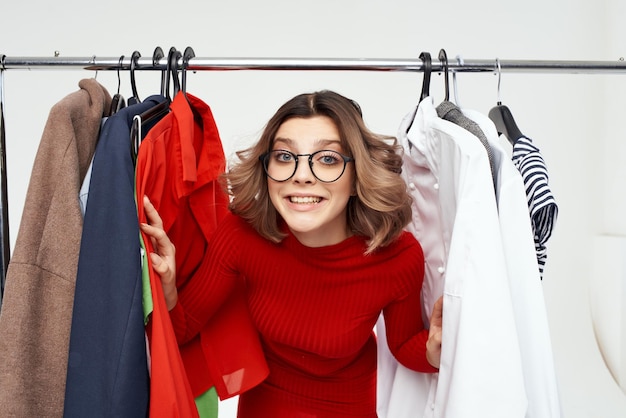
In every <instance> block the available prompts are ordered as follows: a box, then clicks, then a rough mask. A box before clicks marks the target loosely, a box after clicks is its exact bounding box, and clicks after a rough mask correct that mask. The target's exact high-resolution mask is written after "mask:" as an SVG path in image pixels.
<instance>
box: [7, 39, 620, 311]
mask: <svg viewBox="0 0 626 418" xmlns="http://www.w3.org/2000/svg"><path fill="white" fill-rule="evenodd" d="M189 51H191V54H189ZM442 51H443V50H442ZM421 56H422V55H420V57H421ZM444 56H445V54H444ZM440 57H441V51H440V53H439V57H438V58H440ZM438 58H435V59H434V60H432V61H431V62H430V63H428V64H429V65H425V61H423V60H422V59H420V58H410V59H407V58H397V59H396V58H228V57H211V58H202V57H195V54H194V53H193V50H191V49H190V48H189V47H188V48H187V49H186V50H185V54H182V53H181V54H180V56H178V57H177V59H176V60H175V62H176V70H183V69H184V70H188V71H238V70H275V71H284V70H296V71H388V72H424V70H425V68H430V71H431V72H439V73H440V72H445V71H446V70H447V71H449V72H452V73H464V72H470V73H471V72H488V73H497V74H499V73H501V72H516V73H558V74H600V73H606V74H622V73H624V74H626V61H625V60H624V58H623V57H620V58H619V59H618V60H615V61H558V60H500V59H498V58H494V59H463V58H461V57H460V56H457V57H455V58H454V59H447V58H446V59H445V60H441V59H438ZM168 61H169V59H168V57H167V56H164V54H163V53H162V50H161V48H160V47H157V48H156V49H155V51H154V53H153V54H152V56H150V57H142V56H141V55H140V54H139V53H138V51H135V52H134V53H133V54H131V55H128V56H124V55H122V56H120V57H98V56H96V55H92V56H88V57H62V56H61V55H60V53H59V52H58V51H55V53H54V56H53V57H19V56H18V57H10V56H6V55H4V54H0V73H3V72H4V71H6V70H29V71H33V70H35V71H36V70H52V69H57V70H61V69H82V70H91V71H127V70H132V71H135V70H138V71H143V70H157V71H166V70H167V69H168ZM172 64H173V62H172ZM131 75H132V74H131ZM4 150H5V145H4V144H3V143H2V144H0V156H1V157H2V160H4V158H5V157H4V154H5V152H4ZM0 180H1V183H2V184H1V186H2V190H1V191H0V197H2V202H3V204H1V206H2V207H1V208H0V211H1V214H0V216H1V218H0V223H2V225H0V227H2V231H3V233H2V243H0V247H2V248H1V249H0V250H1V252H2V254H4V258H3V260H2V264H3V265H2V266H0V268H1V269H2V277H0V284H1V286H0V306H1V305H2V294H3V292H4V280H5V277H6V270H7V267H8V257H9V254H10V252H9V242H8V207H7V206H8V205H7V203H6V196H7V189H6V186H5V185H6V163H2V162H0Z"/></svg>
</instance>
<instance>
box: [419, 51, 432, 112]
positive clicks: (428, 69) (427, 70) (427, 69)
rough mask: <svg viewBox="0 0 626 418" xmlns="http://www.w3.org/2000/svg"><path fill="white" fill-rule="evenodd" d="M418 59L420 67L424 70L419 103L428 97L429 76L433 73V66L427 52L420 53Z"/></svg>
mask: <svg viewBox="0 0 626 418" xmlns="http://www.w3.org/2000/svg"><path fill="white" fill-rule="evenodd" d="M420 59H421V60H422V66H423V68H424V81H423V82H422V94H421V95H420V102H421V101H422V100H424V99H425V98H426V97H428V96H430V75H431V74H432V72H433V64H432V59H431V57H430V53H429V52H422V53H421V54H420Z"/></svg>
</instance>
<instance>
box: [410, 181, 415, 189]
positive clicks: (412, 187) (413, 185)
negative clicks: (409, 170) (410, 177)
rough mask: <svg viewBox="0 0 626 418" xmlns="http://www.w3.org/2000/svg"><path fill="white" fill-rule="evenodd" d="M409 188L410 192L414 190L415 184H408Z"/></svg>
mask: <svg viewBox="0 0 626 418" xmlns="http://www.w3.org/2000/svg"><path fill="white" fill-rule="evenodd" d="M409 188H410V189H411V190H415V183H413V182H411V183H409Z"/></svg>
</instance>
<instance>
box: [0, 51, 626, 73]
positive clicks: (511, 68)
mask: <svg viewBox="0 0 626 418" xmlns="http://www.w3.org/2000/svg"><path fill="white" fill-rule="evenodd" d="M0 58H1V60H0V70H19V69H22V70H50V69H84V70H92V71H106V70H115V71H118V70H122V71H125V70H130V69H131V64H133V67H134V70H161V71H163V70H166V68H167V57H161V58H158V59H154V58H153V57H138V58H136V59H135V60H134V63H133V62H132V61H133V59H132V58H131V56H121V57H97V56H91V57H61V56H54V57H10V56H6V55H2V54H0ZM176 64H177V69H183V65H184V62H183V60H182V58H179V59H178V60H177V61H176ZM447 67H448V70H449V71H450V72H457V73H462V72H491V73H494V72H497V71H501V72H519V73H560V74H599V73H613V74H621V73H626V61H624V59H623V58H620V59H618V60H615V61H558V60H500V59H497V58H494V59H492V60H486V59H461V58H454V59H449V60H448V65H447ZM186 68H187V70H191V71H235V70H279V71H282V70H300V71H310V70H330V71H391V72H423V69H424V65H423V61H422V60H420V59H419V58H411V59H405V58H398V59H395V58H380V59H379V58H227V57H222V58H218V57H215V58H202V57H193V58H189V59H188V60H187V67H186ZM444 68H445V67H444V64H443V62H442V61H439V60H438V59H436V58H435V59H433V61H432V71H433V72H441V71H444Z"/></svg>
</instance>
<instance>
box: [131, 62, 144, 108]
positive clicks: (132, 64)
mask: <svg viewBox="0 0 626 418" xmlns="http://www.w3.org/2000/svg"><path fill="white" fill-rule="evenodd" d="M139 57H141V53H140V52H139V51H133V54H132V55H131V56H130V88H131V89H132V91H133V97H134V98H135V99H137V101H139V95H138V94H137V84H136V83H135V69H136V68H137V62H138V60H139Z"/></svg>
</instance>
